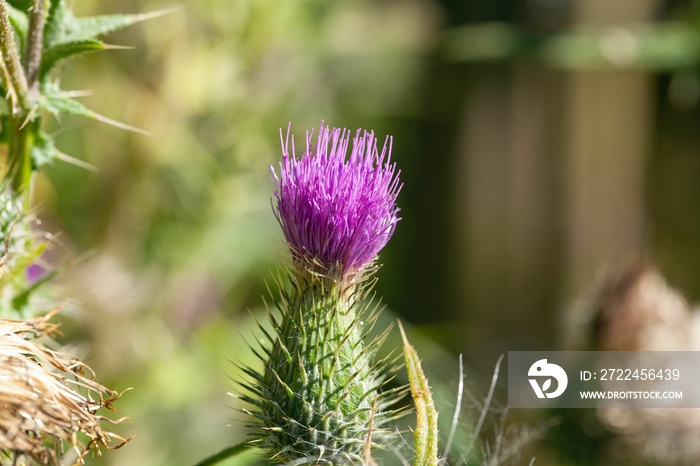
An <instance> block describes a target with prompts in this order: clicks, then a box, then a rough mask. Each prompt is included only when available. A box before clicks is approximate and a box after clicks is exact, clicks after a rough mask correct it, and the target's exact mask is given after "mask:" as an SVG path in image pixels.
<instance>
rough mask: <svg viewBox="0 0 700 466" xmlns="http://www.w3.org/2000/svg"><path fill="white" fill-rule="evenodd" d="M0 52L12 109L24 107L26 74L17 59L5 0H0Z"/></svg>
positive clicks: (25, 105)
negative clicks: (14, 104)
mask: <svg viewBox="0 0 700 466" xmlns="http://www.w3.org/2000/svg"><path fill="white" fill-rule="evenodd" d="M0 52H1V53H2V60H3V62H4V63H5V68H7V71H8V74H9V78H10V82H9V83H7V85H8V86H11V87H12V91H13V94H14V96H15V98H16V108H13V110H16V109H20V108H21V109H26V107H27V93H28V89H29V86H28V85H27V76H26V75H25V74H24V69H23V68H22V63H21V62H20V59H19V53H18V49H17V44H16V43H15V33H14V30H13V29H12V25H11V24H10V18H9V16H8V14H7V1H6V0H0Z"/></svg>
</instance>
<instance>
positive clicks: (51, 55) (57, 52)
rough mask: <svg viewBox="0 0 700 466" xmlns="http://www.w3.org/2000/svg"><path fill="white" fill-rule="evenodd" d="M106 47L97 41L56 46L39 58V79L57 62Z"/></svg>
mask: <svg viewBox="0 0 700 466" xmlns="http://www.w3.org/2000/svg"><path fill="white" fill-rule="evenodd" d="M107 48H108V47H107V46H106V45H105V44H104V43H103V42H101V41H99V40H83V41H79V42H67V43H65V44H58V45H55V46H54V47H51V48H50V49H47V50H45V51H44V54H43V56H42V57H41V68H40V71H39V76H40V79H42V78H43V77H44V76H46V74H47V73H48V72H49V71H51V68H53V67H54V65H55V64H56V63H57V62H59V61H60V60H64V59H66V58H70V57H74V56H76V55H80V54H83V53H89V52H97V51H100V50H105V49H107Z"/></svg>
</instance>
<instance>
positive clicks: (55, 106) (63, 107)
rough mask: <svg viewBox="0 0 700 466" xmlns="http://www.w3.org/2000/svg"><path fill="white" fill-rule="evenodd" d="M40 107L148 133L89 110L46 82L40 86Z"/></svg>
mask: <svg viewBox="0 0 700 466" xmlns="http://www.w3.org/2000/svg"><path fill="white" fill-rule="evenodd" d="M38 104H39V106H40V107H41V108H43V109H45V110H48V111H49V112H51V113H52V114H54V115H60V114H63V115H75V116H82V117H86V118H90V119H92V120H97V121H100V122H102V123H106V124H108V125H112V126H115V127H117V128H121V129H125V130H127V131H133V132H134V133H139V134H145V135H147V134H148V133H147V132H146V131H144V130H142V129H139V128H136V127H134V126H130V125H127V124H125V123H121V122H119V121H116V120H112V119H111V118H108V117H106V116H104V115H100V114H99V113H97V112H95V111H93V110H90V109H89V108H87V107H86V106H85V105H83V104H81V103H80V102H78V101H77V100H75V99H72V98H71V97H69V96H68V95H67V94H66V93H64V92H62V91H61V90H60V89H59V88H58V86H57V85H55V84H47V85H44V86H42V93H41V97H40V99H39V101H38Z"/></svg>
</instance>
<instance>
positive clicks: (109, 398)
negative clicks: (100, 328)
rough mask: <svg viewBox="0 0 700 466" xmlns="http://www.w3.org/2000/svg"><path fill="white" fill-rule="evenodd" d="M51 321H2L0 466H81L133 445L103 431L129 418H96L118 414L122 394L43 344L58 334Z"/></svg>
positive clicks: (67, 356) (0, 325)
mask: <svg viewBox="0 0 700 466" xmlns="http://www.w3.org/2000/svg"><path fill="white" fill-rule="evenodd" d="M52 315H53V313H50V314H48V315H47V316H45V317H42V318H37V319H31V320H13V319H0V464H8V465H9V464H12V465H29V464H41V465H61V464H66V463H74V464H80V463H82V459H83V457H84V456H85V455H86V454H87V453H89V452H90V451H93V452H95V453H97V454H99V452H100V448H101V447H105V448H119V447H120V446H122V445H124V444H125V443H126V442H127V441H128V440H129V439H124V438H122V437H119V436H117V435H115V434H113V433H110V432H107V431H104V430H102V428H101V427H100V424H101V423H103V422H109V423H118V422H121V421H122V420H123V419H124V418H122V419H117V420H111V419H108V418H106V417H104V416H102V415H99V414H97V412H98V410H100V409H101V408H107V409H113V408H112V402H114V401H115V400H116V399H117V398H119V397H120V395H121V394H120V393H117V392H114V391H112V390H109V389H108V388H106V387H104V386H102V385H100V384H98V383H97V382H95V381H94V380H93V378H94V373H93V372H92V370H91V369H90V368H89V367H88V366H87V365H85V364H83V363H82V362H80V361H79V360H78V359H76V358H74V357H72V356H70V355H67V354H63V353H60V352H56V351H53V350H51V349H49V348H47V347H46V346H44V345H43V344H42V343H41V342H40V341H39V338H41V337H44V336H47V335H51V334H52V333H54V332H55V331H56V328H57V326H56V325H55V324H52V323H50V322H49V319H50V318H51V316H52ZM115 439H116V441H117V445H115V446H110V442H111V441H112V440H115Z"/></svg>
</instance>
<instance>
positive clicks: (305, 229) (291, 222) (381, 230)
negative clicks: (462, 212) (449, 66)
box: [271, 122, 402, 280]
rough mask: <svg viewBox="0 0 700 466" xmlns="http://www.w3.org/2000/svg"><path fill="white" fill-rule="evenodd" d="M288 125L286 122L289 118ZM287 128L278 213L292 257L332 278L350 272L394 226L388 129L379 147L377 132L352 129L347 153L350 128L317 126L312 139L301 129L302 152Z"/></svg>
mask: <svg viewBox="0 0 700 466" xmlns="http://www.w3.org/2000/svg"><path fill="white" fill-rule="evenodd" d="M290 126H291V125H290ZM289 136H290V135H289V128H288V129H287V138H286V140H285V139H283V138H282V132H281V131H280V138H282V150H283V159H282V162H280V164H279V169H280V174H279V176H278V175H277V173H276V172H275V170H274V168H271V172H272V176H273V178H274V180H275V183H276V184H277V187H276V189H275V198H276V199H277V205H276V206H274V210H275V215H276V217H277V220H278V221H279V223H280V225H281V226H282V230H283V232H284V237H285V238H286V240H287V243H288V244H289V248H290V251H291V252H292V256H293V257H294V260H295V261H296V262H300V263H301V264H302V266H304V267H309V266H311V267H312V268H317V267H318V266H320V267H321V271H322V272H324V273H327V274H328V275H329V276H330V277H331V278H334V279H338V280H340V279H342V278H344V277H345V278H351V277H352V276H354V274H355V273H356V272H360V271H361V270H362V269H363V268H364V267H365V266H366V265H367V264H369V263H370V262H371V261H372V260H373V259H374V258H375V257H376V255H377V253H378V252H379V251H380V250H381V249H382V248H383V247H384V245H386V243H387V242H388V241H389V238H391V236H392V235H393V233H394V229H395V228H396V223H397V222H398V221H399V217H398V216H397V214H398V211H399V208H398V207H397V206H396V196H397V195H398V193H399V191H400V189H401V186H402V185H401V184H400V183H399V178H398V175H399V172H397V171H396V164H393V163H391V142H392V139H391V138H390V137H389V138H387V140H386V141H385V143H384V147H383V149H382V152H381V153H379V151H378V149H377V140H376V139H375V137H374V132H373V131H372V132H369V133H368V132H367V131H362V130H357V133H356V134H355V137H354V138H353V140H352V151H351V153H350V157H349V158H347V160H346V154H347V149H348V143H349V141H350V131H348V130H346V129H342V130H341V129H340V128H334V129H332V130H331V129H330V127H329V126H327V127H325V128H324V126H323V122H321V127H320V130H319V134H318V136H317V138H316V147H315V148H314V147H313V146H312V138H313V131H311V132H310V133H309V132H308V131H307V133H306V152H305V153H304V155H303V156H302V157H301V158H299V159H298V158H297V157H296V154H295V151H294V136H292V141H291V142H292V154H291V156H290V154H289Z"/></svg>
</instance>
